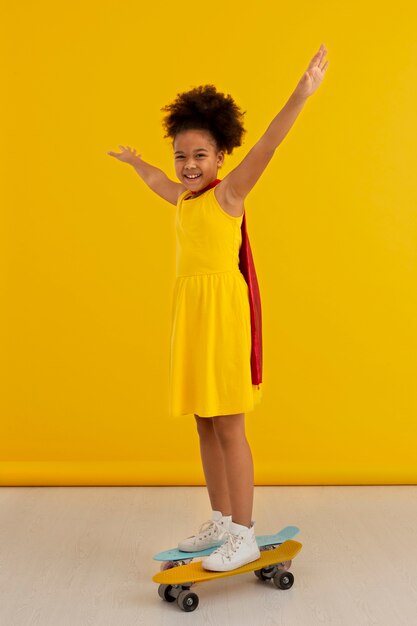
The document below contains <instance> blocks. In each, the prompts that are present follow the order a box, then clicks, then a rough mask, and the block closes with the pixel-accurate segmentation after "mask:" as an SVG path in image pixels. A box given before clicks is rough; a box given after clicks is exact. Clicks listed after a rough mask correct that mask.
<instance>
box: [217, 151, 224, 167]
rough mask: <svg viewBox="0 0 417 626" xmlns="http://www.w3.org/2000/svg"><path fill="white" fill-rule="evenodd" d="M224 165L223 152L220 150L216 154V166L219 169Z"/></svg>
mask: <svg viewBox="0 0 417 626" xmlns="http://www.w3.org/2000/svg"><path fill="white" fill-rule="evenodd" d="M223 163H224V150H220V152H218V153H217V165H218V167H221V166H222V165H223Z"/></svg>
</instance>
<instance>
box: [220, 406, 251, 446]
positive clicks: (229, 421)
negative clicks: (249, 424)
mask: <svg viewBox="0 0 417 626" xmlns="http://www.w3.org/2000/svg"><path fill="white" fill-rule="evenodd" d="M213 428H214V431H215V433H216V435H217V438H218V439H219V441H220V442H221V443H223V444H226V445H227V444H228V443H229V442H236V441H238V440H240V439H245V437H246V436H245V421H244V414H243V413H239V414H238V415H219V416H217V417H216V418H214V420H213Z"/></svg>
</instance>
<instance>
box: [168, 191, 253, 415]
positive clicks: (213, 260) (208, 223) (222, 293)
mask: <svg viewBox="0 0 417 626" xmlns="http://www.w3.org/2000/svg"><path fill="white" fill-rule="evenodd" d="M214 191H215V187H212V188H211V189H208V190H207V191H205V192H204V193H202V194H200V195H199V196H196V197H193V195H192V194H191V192H189V191H184V192H183V193H182V194H181V196H180V197H179V199H178V203H177V209H176V240H177V241H176V281H175V287H174V294H173V305H172V326H171V353H170V376H169V387H170V389H169V403H170V414H171V417H180V416H182V415H188V414H196V415H198V416H199V417H214V416H216V415H231V414H234V413H246V412H248V411H252V410H253V409H254V406H255V404H257V403H258V402H259V401H260V399H261V397H262V384H259V385H253V384H252V376H251V363H250V359H251V341H252V340H251V319H250V307H249V288H248V285H247V283H246V280H245V278H244V276H243V274H242V273H241V271H240V269H239V249H240V246H241V243H242V232H241V225H242V220H243V215H241V216H240V217H233V216H231V215H229V214H228V213H226V211H224V210H223V209H222V208H221V206H220V204H219V202H218V200H217V198H216V196H215V193H214Z"/></svg>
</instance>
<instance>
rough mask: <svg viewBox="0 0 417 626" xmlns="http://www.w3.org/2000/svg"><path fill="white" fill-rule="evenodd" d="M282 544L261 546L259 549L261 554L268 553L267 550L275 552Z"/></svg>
mask: <svg viewBox="0 0 417 626" xmlns="http://www.w3.org/2000/svg"><path fill="white" fill-rule="evenodd" d="M280 545H281V544H280V543H270V544H269V545H267V546H261V547H260V548H259V550H260V552H266V550H274V549H275V548H278V546H280Z"/></svg>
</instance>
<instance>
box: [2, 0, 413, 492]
mask: <svg viewBox="0 0 417 626" xmlns="http://www.w3.org/2000/svg"><path fill="white" fill-rule="evenodd" d="M3 14H4V15H3V18H2V20H1V27H0V28H1V33H0V34H1V37H0V40H1V46H2V51H1V59H2V72H1V76H2V78H1V81H2V86H3V96H2V108H3V111H2V115H1V118H0V119H1V125H2V129H1V132H2V137H3V140H4V141H3V145H2V150H1V155H0V158H1V161H2V163H1V188H2V193H1V196H2V210H1V213H2V215H1V238H2V240H1V242H0V244H1V282H0V289H1V292H0V293H1V320H0V322H1V324H0V332H1V336H0V340H1V346H2V348H1V370H2V371H1V372H0V375H1V383H0V385H1V388H0V415H1V425H0V426H1V439H0V460H1V464H0V476H1V484H4V485H19V484H21V485H35V484H38V485H42V484H45V485H57V484H62V485H69V484H80V485H81V484H97V485H99V484H109V485H111V484H139V485H140V484H143V485H146V484H154V485H158V484H189V485H193V484H204V477H203V473H202V468H201V463H200V457H199V446H198V436H197V432H196V428H195V423H194V418H193V416H186V417H184V418H179V419H178V418H177V419H172V418H170V417H169V413H168V374H169V346H170V324H171V319H170V315H171V299H172V291H173V287H174V281H175V207H174V206H173V205H170V204H168V203H167V202H165V201H164V200H162V198H159V197H158V196H156V195H155V194H154V193H153V192H152V191H151V190H150V189H148V188H147V187H146V185H145V184H144V183H143V181H142V180H141V179H140V178H139V176H138V175H137V174H136V173H135V171H134V170H133V168H131V167H130V166H128V165H126V164H123V163H121V162H119V161H117V160H116V159H114V158H112V157H110V156H108V155H107V154H106V153H107V151H108V150H118V146H119V144H121V145H129V146H131V147H135V148H137V150H138V151H139V153H141V154H142V157H143V158H144V159H145V160H146V161H148V162H150V163H153V164H154V165H157V166H158V167H161V168H162V169H164V170H165V171H166V172H167V173H168V175H169V176H171V178H173V179H175V173H174V166H173V158H172V153H171V146H170V143H169V141H168V140H167V139H163V131H162V126H161V119H162V113H161V111H160V108H161V107H162V106H164V105H165V104H167V103H169V102H171V101H172V100H173V98H174V97H175V96H176V94H177V93H178V92H180V91H184V90H187V89H189V88H191V87H193V86H196V85H198V84H204V83H214V84H215V85H216V86H217V88H218V89H220V90H222V91H224V92H225V93H230V94H232V96H233V97H234V98H235V99H236V101H237V102H238V104H239V105H240V106H241V107H242V109H243V110H245V111H246V112H247V113H246V116H245V120H246V122H245V123H246V128H247V134H246V136H245V142H244V144H243V145H242V147H241V148H239V149H237V150H235V152H234V154H233V155H232V156H228V157H226V164H225V166H224V168H223V169H222V170H220V171H219V177H220V178H222V177H224V176H225V175H226V174H227V172H229V171H230V169H231V168H233V167H234V166H236V165H237V163H238V162H239V161H240V160H241V159H242V158H243V157H244V156H245V155H246V153H247V152H248V150H249V149H250V147H251V146H252V145H253V143H254V142H256V141H257V140H258V139H259V137H260V136H261V134H262V133H263V132H264V131H265V129H266V127H267V126H268V124H269V122H270V121H271V120H272V118H273V117H274V116H275V115H276V114H277V113H278V111H279V110H280V109H281V108H282V106H283V105H284V104H285V102H286V101H287V99H288V98H289V96H290V94H291V93H292V91H293V89H294V88H295V86H296V84H297V83H298V81H299V79H300V77H301V75H302V73H303V72H304V70H305V69H306V67H307V65H308V63H309V61H310V59H311V57H312V56H313V54H315V52H316V51H317V50H318V48H319V46H320V44H321V42H324V43H325V44H326V46H327V48H328V55H327V58H328V59H329V61H330V63H329V67H328V70H327V74H326V77H325V80H324V83H323V85H322V86H321V87H320V89H319V90H318V91H317V92H316V94H314V95H313V96H312V98H311V99H310V100H309V101H308V102H307V103H306V105H305V107H304V109H303V111H302V112H301V114H300V116H299V118H298V119H297V121H296V122H295V125H294V127H293V128H292V130H291V131H290V133H289V135H287V137H286V138H285V139H284V141H283V143H282V144H281V145H280V146H279V148H278V149H277V151H276V153H275V156H274V158H273V160H272V162H271V163H270V164H269V166H268V168H267V170H266V171H265V172H264V174H263V175H262V177H261V179H260V180H259V182H258V183H257V186H256V187H255V188H254V189H253V191H252V192H251V193H250V195H249V196H248V198H247V201H246V211H247V224H248V232H249V237H250V241H251V246H252V251H253V255H254V259H255V265H256V269H257V274H258V279H259V284H260V290H261V297H262V311H263V336H264V383H263V400H262V403H261V404H260V405H259V406H258V407H257V408H256V409H255V411H254V412H251V413H248V414H247V434H248V439H249V441H250V444H251V447H252V452H253V456H254V462H255V480H256V483H257V484H346V483H351V484H362V483H413V482H416V479H417V453H416V443H417V441H416V439H417V437H416V435H417V426H416V421H417V384H416V382H417V376H416V373H417V368H416V365H417V357H416V355H417V332H416V331H417V290H416V285H417V265H416V260H417V259H416V250H417V218H416V209H417V206H416V205H417V202H416V200H417V182H416V181H417V177H416V157H415V155H416V142H417V133H416V115H415V112H416V100H417V99H416V85H417V70H416V68H417V39H416V36H415V25H416V17H417V10H416V8H415V5H413V3H411V2H401V1H399V2H395V3H394V4H392V3H391V4H388V3H387V4H386V5H384V6H383V7H381V3H380V2H376V1H375V2H365V3H364V2H359V1H358V0H355V1H354V2H351V3H349V4H347V3H334V2H331V1H329V0H327V1H324V2H322V3H320V4H317V3H314V4H312V3H310V2H306V1H305V0H301V2H299V3H297V4H294V3H289V4H288V3H275V2H272V0H271V1H270V2H266V1H265V0H260V1H259V2H257V3H256V4H255V5H253V4H252V3H249V2H248V3H247V5H242V4H241V3H238V2H236V1H234V2H229V3H227V4H226V5H224V6H222V5H221V4H213V3H203V4H202V3H197V4H196V3H179V2H177V3H175V2H167V1H166V2H163V3H160V2H151V3H148V2H146V3H143V2H140V1H137V0H136V1H133V0H132V1H129V2H124V1H119V0H117V1H116V0H109V1H106V2H99V1H98V0H95V1H90V2H80V1H79V0H77V1H75V2H72V3H70V4H66V5H60V4H58V5H57V4H56V3H55V2H50V1H46V0H41V1H38V0H37V1H36V2H35V1H34V0H33V1H32V2H28V1H22V2H18V3H9V4H8V5H7V7H5V8H4V10H3Z"/></svg>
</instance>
